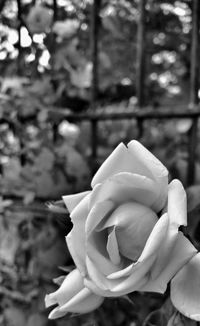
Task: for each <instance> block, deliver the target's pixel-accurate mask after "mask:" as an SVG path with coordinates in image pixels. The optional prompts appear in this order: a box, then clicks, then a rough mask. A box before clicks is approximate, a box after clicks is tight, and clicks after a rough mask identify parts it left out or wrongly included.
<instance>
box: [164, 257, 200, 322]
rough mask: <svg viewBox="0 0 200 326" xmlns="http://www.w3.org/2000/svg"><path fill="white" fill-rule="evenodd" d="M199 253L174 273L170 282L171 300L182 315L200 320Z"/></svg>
mask: <svg viewBox="0 0 200 326" xmlns="http://www.w3.org/2000/svg"><path fill="white" fill-rule="evenodd" d="M199 298H200V253H198V254H196V255H195V256H194V257H193V258H192V259H191V260H190V261H189V262H188V263H187V264H185V265H184V266H183V268H182V269H181V270H180V271H179V272H178V273H177V274H176V275H175V277H174V278H173V279H172V282H171V300H172V303H173V305H174V306H175V307H176V309H178V310H179V311H180V312H181V313H182V314H183V315H185V316H187V317H189V318H191V319H194V320H197V321H200V300H199Z"/></svg>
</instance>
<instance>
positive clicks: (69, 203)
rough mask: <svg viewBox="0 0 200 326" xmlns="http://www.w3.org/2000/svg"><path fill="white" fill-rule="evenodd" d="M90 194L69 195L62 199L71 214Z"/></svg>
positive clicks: (85, 192) (86, 192) (87, 192)
mask: <svg viewBox="0 0 200 326" xmlns="http://www.w3.org/2000/svg"><path fill="white" fill-rule="evenodd" d="M89 193H90V191H84V192H80V193H78V194H75V195H67V196H62V199H63V201H64V203H65V205H66V207H67V209H68V211H69V212H70V213H71V212H72V211H73V209H74V208H75V207H76V206H77V205H78V204H79V203H80V201H81V200H82V199H83V198H84V197H85V196H86V195H88V194H89Z"/></svg>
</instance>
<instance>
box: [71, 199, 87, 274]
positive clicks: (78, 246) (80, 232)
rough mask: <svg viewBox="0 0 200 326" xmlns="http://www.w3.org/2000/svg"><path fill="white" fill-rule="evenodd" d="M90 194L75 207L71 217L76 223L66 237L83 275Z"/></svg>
mask: <svg viewBox="0 0 200 326" xmlns="http://www.w3.org/2000/svg"><path fill="white" fill-rule="evenodd" d="M89 196H90V194H88V195H86V196H85V197H84V198H83V199H82V200H81V202H80V203H79V204H78V205H77V206H76V207H75V209H73V211H72V213H71V219H72V222H73V224H74V225H73V228H72V230H71V232H70V233H69V234H68V235H67V237H66V241H67V245H68V248H69V251H70V254H71V256H72V258H73V260H74V262H75V264H76V266H77V267H78V269H79V270H80V271H81V272H82V274H83V275H84V274H85V273H86V269H85V257H86V253H85V252H86V249H85V223H86V219H87V216H88V212H89V211H88V202H89Z"/></svg>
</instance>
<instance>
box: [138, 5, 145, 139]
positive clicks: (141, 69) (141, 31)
mask: <svg viewBox="0 0 200 326" xmlns="http://www.w3.org/2000/svg"><path fill="white" fill-rule="evenodd" d="M145 5H146V0H140V1H139V2H138V11H139V19H138V27H137V29H138V31H137V58H136V93H137V100H138V106H139V108H142V107H143V106H144V103H145V98H144V78H145V29H146V10H145ZM138 129H139V138H140V137H142V134H143V120H142V119H140V120H138Z"/></svg>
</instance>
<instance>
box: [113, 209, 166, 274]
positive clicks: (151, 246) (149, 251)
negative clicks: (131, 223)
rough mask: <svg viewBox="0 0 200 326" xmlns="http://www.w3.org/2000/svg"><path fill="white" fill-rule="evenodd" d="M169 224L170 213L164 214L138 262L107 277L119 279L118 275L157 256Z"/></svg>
mask: <svg viewBox="0 0 200 326" xmlns="http://www.w3.org/2000/svg"><path fill="white" fill-rule="evenodd" d="M168 224H169V219H168V215H167V214H163V215H162V216H161V218H160V219H159V220H158V222H157V223H156V224H155V226H154V228H153V230H152V232H151V234H150V236H149V238H148V240H147V242H146V244H145V247H144V249H143V251H142V253H141V255H140V257H139V258H138V261H137V263H135V264H130V265H129V266H128V267H126V268H124V269H122V270H120V271H117V272H115V273H112V274H110V275H108V276H107V278H109V279H117V278H118V277H120V278H121V277H125V276H127V275H130V274H131V273H132V272H133V271H134V269H136V266H137V265H138V266H141V265H140V264H139V263H141V262H145V261H146V260H148V259H149V257H154V258H155V253H156V254H157V251H158V249H159V247H160V244H161V243H162V242H163V240H164V238H165V235H166V231H167V228H168ZM137 268H138V267H137Z"/></svg>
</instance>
